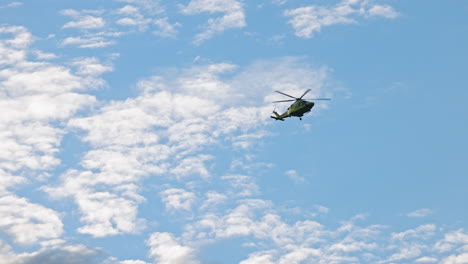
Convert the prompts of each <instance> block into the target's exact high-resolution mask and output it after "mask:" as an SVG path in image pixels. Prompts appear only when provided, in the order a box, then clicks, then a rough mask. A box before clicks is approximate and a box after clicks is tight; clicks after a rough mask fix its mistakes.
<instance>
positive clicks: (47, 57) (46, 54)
mask: <svg viewBox="0 0 468 264" xmlns="http://www.w3.org/2000/svg"><path fill="white" fill-rule="evenodd" d="M33 53H34V55H36V58H37V59H38V60H52V59H56V58H57V57H58V56H57V55H55V54H54V53H50V52H42V51H40V50H35V51H33Z"/></svg>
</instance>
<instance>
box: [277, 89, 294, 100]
mask: <svg viewBox="0 0 468 264" xmlns="http://www.w3.org/2000/svg"><path fill="white" fill-rule="evenodd" d="M275 92H277V93H280V94H282V95H286V96H287V97H291V98H294V99H297V98H296V97H294V96H291V95H289V94H285V93H283V92H280V91H275Z"/></svg>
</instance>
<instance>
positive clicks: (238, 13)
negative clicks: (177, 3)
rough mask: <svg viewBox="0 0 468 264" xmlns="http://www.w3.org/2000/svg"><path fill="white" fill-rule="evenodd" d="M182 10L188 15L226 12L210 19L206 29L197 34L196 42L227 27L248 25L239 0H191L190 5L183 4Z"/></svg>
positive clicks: (198, 42)
mask: <svg viewBox="0 0 468 264" xmlns="http://www.w3.org/2000/svg"><path fill="white" fill-rule="evenodd" d="M181 11H182V13H183V14H187V15H195V14H200V13H210V14H212V13H224V15H223V16H222V17H217V18H210V19H209V20H208V22H207V24H206V26H205V31H204V32H202V33H199V34H198V35H196V36H195V40H194V43H195V44H201V43H202V42H204V41H205V40H207V39H210V38H212V37H213V36H214V35H216V34H220V33H222V32H224V31H225V30H227V29H232V28H242V27H245V26H246V25H247V24H246V21H245V13H244V9H243V5H242V3H241V2H239V1H237V0H227V1H226V0H191V1H190V2H189V3H188V5H186V6H181Z"/></svg>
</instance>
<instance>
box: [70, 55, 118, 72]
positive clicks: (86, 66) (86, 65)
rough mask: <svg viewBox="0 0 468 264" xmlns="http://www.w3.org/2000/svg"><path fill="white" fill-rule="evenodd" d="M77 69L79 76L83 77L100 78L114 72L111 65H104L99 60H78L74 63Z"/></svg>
mask: <svg viewBox="0 0 468 264" xmlns="http://www.w3.org/2000/svg"><path fill="white" fill-rule="evenodd" d="M72 65H73V66H75V67H77V68H78V70H77V72H76V73H77V74H78V75H82V76H99V75H102V74H103V73H106V72H110V71H113V67H112V66H111V65H103V64H102V63H101V62H100V61H99V59H97V58H94V57H92V58H77V59H75V60H74V61H73V62H72Z"/></svg>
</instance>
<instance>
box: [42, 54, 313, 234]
mask: <svg viewBox="0 0 468 264" xmlns="http://www.w3.org/2000/svg"><path fill="white" fill-rule="evenodd" d="M83 61H85V60H83ZM86 65H94V61H93V60H90V62H89V63H87V64H86ZM262 65H263V64H262ZM267 65H269V64H267V63H265V64H264V66H265V68H263V66H260V65H257V66H256V67H255V68H253V69H252V68H247V69H245V71H248V72H249V74H245V73H244V72H240V73H235V72H234V70H236V68H237V67H236V66H235V65H232V64H227V63H218V64H211V65H203V66H197V67H192V68H188V69H185V70H181V71H178V72H175V73H174V72H172V73H171V74H170V75H169V77H166V76H153V77H150V78H148V79H146V80H143V81H141V82H139V83H138V85H137V86H138V88H139V89H140V90H141V91H142V92H141V94H140V95H139V96H137V97H135V98H129V99H126V100H124V101H112V102H109V103H108V104H107V105H103V107H102V108H100V109H97V111H95V112H94V113H92V114H91V115H89V116H88V117H81V118H73V119H71V120H70V121H69V122H68V126H69V128H70V129H71V130H74V131H76V130H79V131H83V132H84V133H83V134H82V140H83V141H85V142H87V143H89V145H90V149H89V150H88V151H87V152H85V153H84V154H83V156H82V160H81V162H80V164H79V166H80V168H77V169H75V170H69V171H67V172H66V173H64V174H63V175H62V176H61V180H60V183H59V184H58V185H57V186H55V187H48V188H44V190H45V191H47V192H48V193H49V194H50V195H52V196H54V197H73V198H74V200H75V202H76V204H77V205H78V207H79V209H80V212H81V213H82V217H81V222H82V223H83V224H84V226H83V227H81V228H80V229H79V230H80V232H84V233H87V234H91V235H93V236H108V235H115V234H122V233H135V232H138V227H139V226H142V225H141V223H140V222H141V221H142V219H139V218H138V216H137V211H138V205H139V204H140V203H141V202H142V201H143V200H144V199H143V197H141V196H140V195H139V189H140V186H141V184H142V182H143V181H144V180H145V179H147V178H148V177H150V176H151V177H163V176H166V177H169V178H170V179H172V180H176V181H184V180H185V179H186V177H189V176H190V177H192V178H195V179H199V178H201V179H208V177H209V176H210V175H211V174H210V167H209V166H207V165H206V164H205V163H206V162H207V161H209V160H210V159H212V156H211V155H207V154H205V151H206V149H207V148H209V147H211V146H215V145H219V144H226V142H228V144H229V143H231V144H234V143H235V142H236V139H237V138H239V136H240V137H241V136H242V135H243V134H252V133H255V131H258V129H259V128H260V127H261V126H263V124H264V123H265V122H266V121H267V120H268V119H267V118H268V114H269V111H270V110H271V108H270V106H269V103H265V102H264V98H265V97H266V96H267V95H268V94H270V93H271V89H272V87H271V86H269V85H266V84H268V83H269V82H271V83H276V84H281V83H286V82H287V83H288V85H289V86H292V87H294V88H295V89H298V90H300V91H303V90H305V87H304V86H306V87H311V88H313V89H314V91H313V93H318V92H319V90H320V89H321V85H322V84H321V80H320V79H317V78H315V77H317V76H322V75H321V74H318V75H317V74H316V70H315V69H313V68H310V67H307V66H306V65H302V64H300V63H295V62H294V60H293V59H288V60H284V61H283V60H278V61H275V63H274V65H276V67H273V69H272V68H271V67H269V66H267ZM77 66H79V65H77ZM106 70H108V68H106V67H105V66H99V67H97V68H96V67H92V68H91V70H90V69H89V68H84V69H82V68H80V67H78V72H80V73H83V74H84V73H87V74H94V73H95V72H97V73H103V72H105V71H106ZM269 70H270V71H269ZM255 71H257V72H260V75H263V74H264V75H265V76H268V77H267V78H264V79H262V82H260V81H258V80H254V78H255V76H254V75H250V73H253V72H255ZM268 72H270V74H268ZM271 72H273V73H271ZM226 73H231V74H232V73H234V74H233V76H234V77H229V78H227V77H224V74H226ZM298 74H303V75H306V76H308V77H306V78H297V79H294V78H295V76H297V75H298ZM231 76H232V75H231ZM273 76H275V77H276V78H273ZM259 78H263V77H262V76H260V77H259ZM309 78H310V79H309ZM246 84H249V85H246ZM246 87H248V88H246ZM241 91H242V92H241ZM244 91H245V92H244ZM311 93H312V92H311ZM242 94H248V95H250V96H251V97H250V98H247V100H245V99H244V98H242V97H241V96H239V95H242ZM247 115H248V116H249V117H250V118H243V117H245V116H247ZM241 138H242V137H241ZM77 165H78V164H77ZM224 179H225V180H227V181H228V182H229V183H230V184H231V186H232V187H233V188H234V189H236V190H237V192H238V193H237V194H240V195H243V196H251V195H256V194H258V192H259V191H258V186H257V185H256V184H255V183H254V182H253V180H252V179H251V178H249V177H248V176H242V175H241V176H232V177H225V178H224ZM104 190H105V191H104ZM172 191H174V190H172ZM161 195H162V197H163V199H165V202H166V203H167V205H168V207H167V208H168V209H169V210H185V211H188V210H190V209H191V208H192V206H193V204H194V202H193V198H194V194H193V193H192V192H187V191H184V192H180V191H178V192H176V193H168V192H163V193H161ZM114 204H118V206H114ZM206 206H208V205H206ZM108 207H109V208H108ZM96 208H101V210H96ZM117 223H119V224H117ZM143 226H144V225H143Z"/></svg>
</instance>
